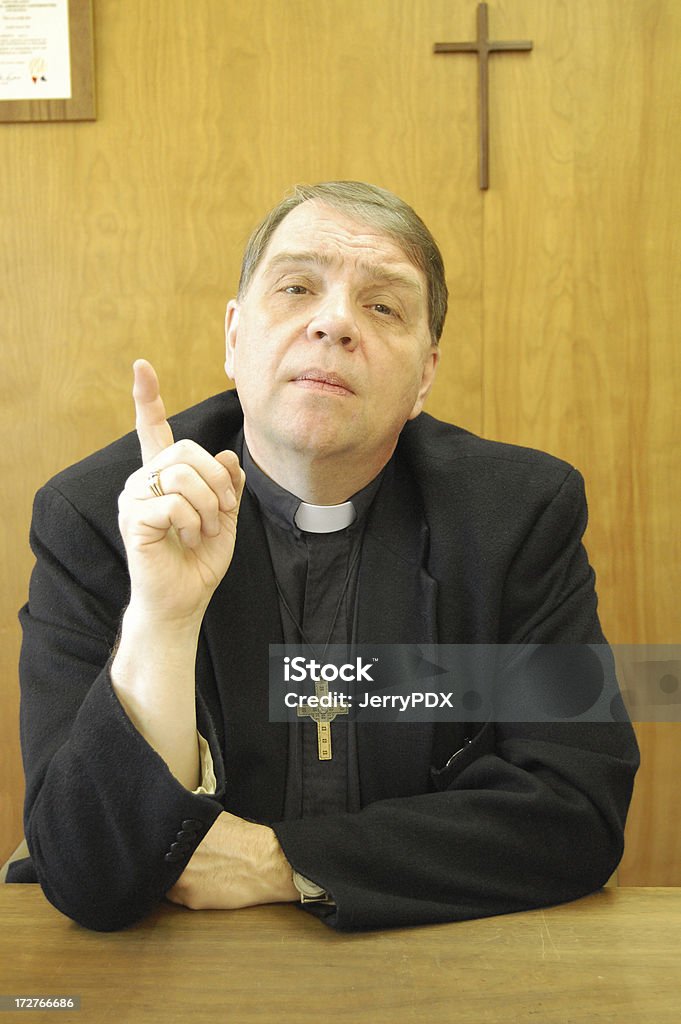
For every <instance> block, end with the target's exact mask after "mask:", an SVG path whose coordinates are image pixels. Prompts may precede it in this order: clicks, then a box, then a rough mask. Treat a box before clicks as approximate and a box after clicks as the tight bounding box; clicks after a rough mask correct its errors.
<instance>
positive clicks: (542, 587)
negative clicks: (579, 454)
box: [273, 471, 639, 930]
mask: <svg viewBox="0 0 681 1024" xmlns="http://www.w3.org/2000/svg"><path fill="white" fill-rule="evenodd" d="M585 526H586V502H585V499H584V491H583V483H582V480H581V477H580V476H579V474H578V473H577V472H576V471H572V472H570V473H568V475H567V476H566V477H565V479H564V480H563V481H562V482H561V485H560V487H559V488H558V490H557V491H556V492H555V493H553V494H552V495H551V496H550V497H549V498H548V499H547V501H546V502H545V503H544V505H543V507H542V508H540V509H539V510H538V512H537V515H536V517H535V518H534V521H533V522H532V523H531V526H530V527H529V528H528V530H527V532H526V534H525V536H524V537H523V538H522V541H521V542H520V543H519V544H518V545H517V548H516V550H515V551H514V552H511V554H510V556H509V559H508V563H507V566H506V571H505V581H504V586H503V594H502V603H503V609H502V621H503V622H504V632H503V636H502V637H501V638H500V639H502V640H503V641H504V642H505V643H509V644H569V645H580V644H595V643H603V642H604V638H603V635H602V633H601V630H600V626H599V623H598V617H597V611H596V605H597V601H596V594H595V591H594V574H593V571H592V569H591V567H590V566H589V563H588V559H587V556H586V552H585V550H584V548H583V546H582V540H581V538H582V534H583V531H584V528H585ZM549 661H550V659H549ZM565 685H570V683H569V680H568V681H567V682H566V683H565ZM574 685H575V687H579V685H581V680H580V679H574ZM568 704H569V701H568ZM404 728H405V729H406V728H407V726H405V727H404ZM638 760H639V758H638V749H637V745H636V740H635V737H634V733H633V729H632V727H631V724H630V723H629V721H628V720H627V718H626V714H624V712H623V708H622V706H621V705H619V706H617V707H616V708H615V711H614V714H613V721H611V722H592V723H584V722H577V721H560V720H558V717H557V720H556V721H553V722H550V723H547V724H537V723H534V724H533V723H529V722H526V723H523V722H520V723H509V722H498V723H494V722H489V723H487V724H486V725H485V726H484V727H483V728H482V729H480V730H479V731H478V733H477V735H475V737H474V738H473V740H472V742H470V743H469V744H468V745H467V746H466V747H465V748H464V749H462V750H461V751H459V752H456V751H452V756H451V758H448V759H447V763H446V764H436V765H433V766H432V768H431V774H432V778H433V792H430V793H425V794H423V795H418V796H413V797H412V796H410V797H404V798H399V799H390V800H378V801H376V802H374V803H372V804H369V805H367V806H365V807H364V808H363V809H362V810H361V811H360V812H359V813H358V814H345V815H339V816H329V817H328V818H320V819H316V820H314V821H311V820H304V819H302V820H296V821H285V822H281V823H277V824H276V825H274V826H273V827H274V829H275V832H276V833H277V836H278V838H279V841H280V843H281V845H282V847H283V850H284V852H285V854H286V856H287V858H288V859H289V861H290V862H291V864H292V865H293V866H294V868H295V869H296V870H298V871H300V872H301V873H302V874H303V875H305V876H306V877H308V878H310V879H312V880H313V881H314V882H316V883H318V884H319V885H321V886H323V887H324V888H325V889H326V890H327V891H328V892H329V893H330V894H331V895H332V897H333V899H334V901H335V906H324V905H321V904H309V905H306V907H305V909H307V910H309V912H311V913H314V914H316V915H317V916H320V917H323V918H324V919H325V921H326V923H327V924H329V925H330V926H332V927H335V928H338V929H348V930H352V929H368V928H385V927H391V926H403V925H410V924H419V923H420V924H424V923H430V922H443V921H453V920H460V919H465V918H474V917H485V916H490V915H495V914H503V913H509V912H513V911H520V910H525V909H528V908H531V907H539V906H545V905H549V904H555V903H559V902H563V901H567V900H571V899H575V898H577V897H579V896H582V895H585V894H586V893H589V892H592V891H594V890H595V889H597V888H598V887H599V886H601V885H603V884H604V883H605V882H606V881H607V880H608V878H609V877H610V875H611V874H612V872H613V871H614V869H615V868H616V866H617V864H618V862H619V860H620V858H621V855H622V851H623V842H624V840H623V836H624V825H625V820H626V815H627V810H628V806H629V801H630V798H631V792H632V786H633V779H634V775H635V772H636V769H637V767H638Z"/></svg>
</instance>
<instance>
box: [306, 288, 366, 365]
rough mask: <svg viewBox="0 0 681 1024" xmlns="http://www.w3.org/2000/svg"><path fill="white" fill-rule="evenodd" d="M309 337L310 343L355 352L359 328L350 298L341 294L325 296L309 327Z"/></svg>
mask: <svg viewBox="0 0 681 1024" xmlns="http://www.w3.org/2000/svg"><path fill="white" fill-rule="evenodd" d="M307 337H308V339H309V341H321V342H326V343H327V344H329V345H336V344H341V345H342V346H343V348H345V349H347V350H348V351H350V352H352V351H354V349H356V348H357V346H358V344H359V327H358V325H357V321H356V318H355V316H354V314H353V310H352V305H351V300H350V297H349V296H348V295H346V294H345V293H342V294H341V293H340V292H334V293H333V294H329V295H327V296H325V298H324V300H323V301H322V303H321V304H320V306H319V307H318V308H317V309H316V310H315V312H314V315H313V317H312V319H311V320H310V322H309V324H308V325H307Z"/></svg>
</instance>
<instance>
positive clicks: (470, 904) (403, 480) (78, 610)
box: [10, 391, 638, 930]
mask: <svg viewBox="0 0 681 1024" xmlns="http://www.w3.org/2000/svg"><path fill="white" fill-rule="evenodd" d="M171 423H172V426H173V430H174V435H175V437H176V438H180V437H189V438H193V439H194V440H196V441H197V442H198V443H199V444H201V445H203V446H204V447H205V448H206V449H207V450H209V451H211V452H213V453H216V452H218V451H220V450H222V449H224V448H228V447H236V448H237V449H238V446H239V443H240V437H241V428H242V414H241V409H240V406H239V403H238V399H237V397H236V394H235V392H233V391H232V392H227V393H225V394H222V395H218V396H216V397H214V398H211V399H209V400H208V401H206V402H203V403H201V404H200V405H198V406H196V407H194V408H193V409H190V410H188V411H186V412H184V413H182V414H180V415H179V416H176V417H173V418H172V420H171ZM139 464H140V456H139V449H138V445H137V441H136V437H135V435H134V434H130V435H128V436H126V437H125V438H123V439H121V440H120V441H117V442H115V443H114V444H112V445H110V446H109V447H108V448H105V449H103V450H102V451H100V452H97V453H96V454H95V455H93V456H91V457H89V458H87V459H85V460H84V461H82V462H80V463H78V464H77V465H76V466H73V467H71V468H69V469H67V470H65V471H64V472H62V473H60V474H59V475H58V476H56V477H55V478H54V479H53V480H52V481H51V482H50V483H49V484H47V485H46V486H45V487H44V488H43V489H42V490H41V491H40V492H39V493H38V495H37V497H36V502H35V507H34V518H33V524H32V530H31V542H32V546H33V549H34V551H35V554H36V558H37V564H36V568H35V570H34V573H33V577H32V580H31V588H30V595H29V601H28V604H27V605H26V606H25V607H24V608H23V609H22V611H21V614H20V617H21V621H22V625H23V628H24V645H23V649H22V656H21V683H22V705H21V729H22V747H23V756H24V765H25V771H26V782H27V792H26V807H25V830H26V837H27V840H28V846H29V850H30V851H31V858H32V865H33V869H34V871H35V874H36V875H37V878H38V880H39V881H40V883H41V885H42V887H43V889H44V891H45V894H46V895H47V897H48V899H49V900H50V901H51V902H52V903H53V904H54V905H55V906H56V907H58V908H59V909H60V910H61V911H63V912H64V913H65V914H67V915H69V916H70V917H72V918H74V919H75V920H76V921H78V922H80V923H82V924H84V925H85V926H87V927H90V928H96V929H104V930H109V929H115V928H120V927H123V926H125V925H127V924H129V923H132V922H133V921H135V920H138V919H140V918H142V917H143V916H144V915H145V914H147V913H148V912H149V910H150V909H151V908H152V907H153V906H154V905H155V904H156V903H158V901H159V900H161V899H162V898H163V895H164V893H165V892H167V891H168V889H170V888H171V887H172V885H173V884H174V883H175V881H176V880H177V879H178V877H179V876H180V874H181V873H182V871H183V870H184V867H185V866H186V864H187V862H188V861H189V859H190V857H191V855H192V853H193V851H194V849H195V848H196V846H197V845H198V843H199V842H200V841H201V839H202V837H203V835H205V833H206V831H207V830H208V829H209V828H210V826H211V825H212V823H213V821H214V820H215V818H216V817H217V816H218V814H219V813H220V811H221V810H222V809H223V808H224V809H226V810H228V811H231V812H233V813H234V814H238V815H240V816H242V817H244V818H248V819H250V820H253V821H258V822H262V823H266V824H269V825H271V826H272V827H273V828H274V830H275V832H276V833H277V836H278V838H279V841H280V843H281V845H282V847H283V849H284V852H285V854H286V856H287V857H288V859H289V861H290V862H291V864H292V865H293V866H294V867H295V868H296V869H297V870H298V871H300V872H301V873H302V874H304V875H305V876H307V877H309V878H312V879H313V880H314V881H316V882H318V883H319V884H321V885H322V886H324V887H325V888H326V889H327V890H328V891H330V892H331V894H332V895H333V897H334V899H335V901H336V907H335V908H329V907H320V906H313V907H312V912H313V913H317V914H319V915H325V918H326V921H327V923H328V924H330V925H332V926H334V927H338V928H342V929H357V928H382V927H389V926H394V925H407V924H418V923H426V922H435V921H450V920H457V919H463V918H470V917H480V916H487V915H492V914H499V913H506V912H510V911H516V910H522V909H525V908H529V907H535V906H541V905H546V904H551V903H556V902H561V901H565V900H570V899H574V898H576V897H577V896H580V895H583V894H585V893H587V892H590V891H593V890H594V889H596V888H598V887H599V886H600V885H602V884H603V883H604V882H605V881H606V880H607V879H608V877H609V876H610V874H611V873H612V871H613V870H614V868H615V867H616V865H617V863H618V861H619V859H620V857H621V854H622V849H623V829H624V822H625V817H626V812H627V808H628V805H629V800H630V796H631V789H632V782H633V777H634V774H635V771H636V767H637V765H638V751H637V748H636V742H635V739H634V736H633V731H632V729H631V726H630V725H629V724H628V723H627V722H618V723H612V724H603V723H601V724H581V723H580V724H577V723H574V722H573V723H562V724H560V723H558V724H550V725H537V724H534V725H532V724H524V725H523V724H517V725H510V724H497V725H495V724H493V723H488V724H487V725H485V726H482V727H481V726H476V727H475V730H469V736H466V731H467V730H466V727H465V726H464V725H463V724H460V723H446V724H437V725H433V724H414V723H411V724H409V723H381V724H377V723H371V724H370V723H367V724H365V725H362V724H358V725H357V746H358V758H359V771H360V787H361V800H362V810H361V811H360V812H359V813H357V814H342V815H332V816H329V817H324V818H321V819H319V818H317V819H307V820H306V819H301V820H295V821H282V820H281V819H282V816H283V806H284V792H285V772H286V759H287V742H288V727H287V725H286V724H284V723H269V722H268V682H267V680H268V644H269V643H281V642H282V639H283V638H282V631H281V622H280V616H279V606H278V600H277V594H276V590H275V585H274V578H273V573H272V566H271V563H270V559H269V554H268V549H267V544H266V539H265V534H264V529H263V526H262V522H261V520H260V516H259V513H258V511H257V508H256V506H255V503H254V502H253V500H252V499H251V497H250V495H249V494H248V493H247V492H246V493H245V495H244V499H243V502H242V507H241V511H240V516H239V524H238V531H237V544H236V549H235V554H234V559H233V562H232V565H231V567H230V569H229V571H228V573H227V575H226V577H225V579H224V580H223V581H222V583H221V584H220V586H219V587H218V589H217V591H216V593H215V595H214V597H213V600H212V602H211V604H210V606H209V609H208V611H207V613H206V617H205V620H204V624H203V628H202V631H201V638H200V643H199V651H198V657H197V706H198V719H199V729H200V731H201V732H202V733H203V735H204V736H206V738H207V739H208V740H209V743H210V745H211V749H212V752H213V758H214V761H215V768H216V775H217V778H218V792H217V795H216V796H215V797H210V796H196V795H193V794H191V793H189V792H188V791H187V790H185V789H184V788H183V787H182V786H181V785H180V783H179V782H177V780H176V779H175V778H174V777H173V776H172V775H171V774H170V772H169V770H168V769H167V767H166V765H165V763H164V762H163V761H162V760H161V758H160V757H159V756H158V755H157V754H156V753H155V751H153V750H152V749H151V748H150V747H149V746H148V744H147V743H146V742H145V741H144V740H143V739H142V738H141V736H140V735H139V734H138V733H137V731H136V730H135V728H134V727H133V726H132V724H131V723H130V721H129V719H128V718H127V716H126V714H125V713H124V711H123V710H122V708H121V706H120V704H119V702H118V700H117V698H116V696H115V694H114V692H113V690H112V687H111V683H110V677H109V672H108V667H109V661H110V657H111V651H112V648H113V646H114V643H115V640H116V635H117V632H118V629H119V625H120V621H121V616H122V612H123V609H124V608H125V605H126V603H127V600H128V595H129V581H128V576H127V572H126V560H125V552H124V548H123V544H122V541H121V538H120V534H119V531H118V525H117V497H118V494H119V493H120V491H121V490H122V488H123V485H124V482H125V480H126V478H127V477H128V475H129V474H130V473H132V472H133V471H134V470H135V469H136V468H138V467H139ZM585 525H586V503H585V499H584V492H583V484H582V479H581V477H580V476H579V474H578V473H577V471H576V470H574V469H572V468H571V467H570V466H569V465H567V464H566V463H564V462H561V461H560V460H557V459H555V458H552V457H550V456H548V455H545V454H543V453H541V452H537V451H533V450H531V449H526V448H518V447H514V446H510V445H504V444H499V443H495V442H489V441H485V440H482V439H480V438H478V437H476V436H474V435H472V434H470V433H468V432H466V431H464V430H461V429H459V428H457V427H453V426H450V425H448V424H444V423H440V422H438V421H437V420H434V419H432V418H431V417H430V416H427V415H425V414H422V415H421V416H419V417H418V418H417V419H416V420H414V421H412V422H410V423H408V424H407V425H406V426H405V428H404V430H403V432H402V435H401V437H400V442H399V445H398V450H397V461H396V474H395V485H394V486H392V487H391V488H388V489H386V488H381V490H379V493H378V495H377V497H376V499H375V501H374V504H373V505H372V508H371V510H370V513H369V519H368V523H367V528H366V533H365V539H364V547H363V555H362V565H361V575H360V581H359V588H358V594H359V612H358V622H359V625H358V629H359V635H358V640H359V641H360V642H372V643H390V642H400V643H419V642H420V643H436V642H439V643H464V644H473V643H490V644H491V643H512V644H524V643H546V644H559V643H561V644H562V643H566V644H581V643H600V642H603V636H602V633H601V630H600V626H599V623H598V617H597V612H596V604H597V601H596V596H595V592H594V575H593V571H592V570H591V568H590V566H589V564H588V561H587V557H586V553H585V551H584V548H583V546H582V544H581V536H582V533H583V531H584V528H585ZM140 655H141V656H142V657H143V656H144V652H143V651H142V652H140ZM470 738H472V742H466V741H467V739H470ZM457 751H460V752H459V753H457ZM453 755H454V756H453ZM178 834H180V835H179V839H178ZM172 843H179V845H177V846H175V847H174V848H173V852H172V853H171V852H170V847H171V844H172ZM169 853H170V856H169ZM10 877H12V876H10ZM14 877H15V878H17V879H19V878H21V877H23V878H30V877H32V876H31V874H30V871H28V870H27V868H26V866H24V868H23V870H22V869H21V868H18V869H15V873H14Z"/></svg>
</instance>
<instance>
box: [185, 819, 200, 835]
mask: <svg viewBox="0 0 681 1024" xmlns="http://www.w3.org/2000/svg"><path fill="white" fill-rule="evenodd" d="M182 828H183V829H184V831H185V832H194V833H196V832H202V831H203V822H202V821H198V820H197V819H196V818H185V819H184V821H183V822H182Z"/></svg>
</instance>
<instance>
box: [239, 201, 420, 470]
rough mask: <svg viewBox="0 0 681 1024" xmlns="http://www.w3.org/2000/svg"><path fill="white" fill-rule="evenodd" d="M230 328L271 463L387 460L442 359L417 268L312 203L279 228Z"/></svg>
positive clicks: (242, 383)
mask: <svg viewBox="0 0 681 1024" xmlns="http://www.w3.org/2000/svg"><path fill="white" fill-rule="evenodd" d="M226 334H227V359H226V363H225V366H226V369H227V373H228V374H229V376H230V377H232V378H233V379H234V381H235V383H236V386H237V390H238V392H239V398H240V400H241V403H242V406H243V409H244V422H245V432H246V440H247V442H248V445H249V448H250V450H251V453H252V455H253V457H254V459H255V460H256V462H259V463H260V465H261V466H262V467H263V468H264V469H265V470H266V471H267V470H269V469H271V468H273V467H274V466H275V465H276V462H277V459H283V460H284V464H285V460H286V459H287V458H289V457H290V455H291V453H292V452H298V453H301V454H306V455H307V456H308V457H309V458H311V459H312V460H324V459H326V458H327V457H332V458H335V457H337V456H339V455H340V456H341V457H351V458H352V459H364V460H365V461H366V462H367V465H370V466H371V467H373V466H374V465H375V464H377V463H380V464H381V465H382V464H383V463H384V462H385V461H387V459H388V458H389V457H390V455H391V454H392V451H393V449H394V447H395V444H396V442H397V437H398V435H399V432H400V430H401V429H402V427H403V426H404V424H405V422H406V421H407V420H408V419H412V418H413V417H415V416H417V415H418V414H419V412H420V411H421V409H422V407H423V403H424V400H425V398H426V395H427V394H428V391H429V390H430V387H431V384H432V381H433V376H434V373H435V367H436V365H437V358H438V353H437V349H436V348H435V347H434V346H433V345H432V343H431V337H430V332H429V326H428V301H427V285H426V280H425V277H424V275H423V274H422V272H421V271H420V270H419V269H418V268H417V267H416V266H414V264H413V263H411V261H410V260H409V259H408V258H407V257H406V255H405V254H404V253H403V252H402V250H401V249H400V247H399V246H398V245H397V243H396V242H394V241H393V240H392V239H391V238H389V237H388V236H386V235H384V234H382V233H381V232H380V230H379V229H377V228H374V227H372V226H371V225H369V224H367V223H365V222H363V221H359V220H354V219H353V218H351V217H348V216H347V215H346V214H345V213H343V212H341V211H339V210H336V209H334V208H332V207H329V206H325V205H323V204H321V203H318V202H316V201H314V202H310V201H308V202H305V203H303V204H301V205H300V206H298V207H296V208H295V209H294V210H292V212H291V213H290V214H288V216H287V217H286V218H285V219H284V220H283V221H282V223H281V224H280V225H279V227H278V228H277V229H276V231H275V232H274V234H273V235H272V238H271V239H270V242H269V245H268V247H267V249H266V251H265V254H264V256H263V258H262V260H261V262H260V264H259V266H258V268H257V270H256V272H255V274H254V275H253V278H252V280H251V283H250V285H249V287H248V289H247V291H246V294H245V296H244V297H243V298H242V299H241V300H240V301H232V302H230V303H229V305H228V307H227V319H226ZM379 468H380V467H379ZM376 471H377V470H376Z"/></svg>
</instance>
